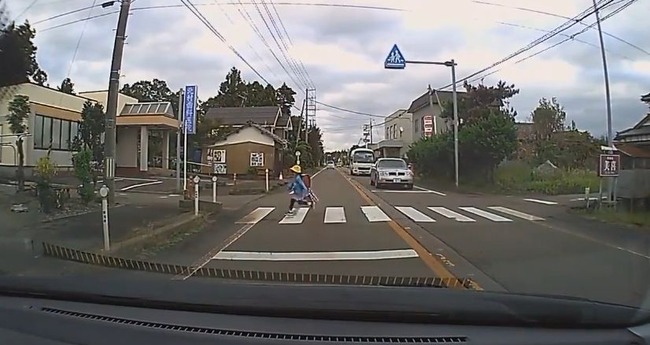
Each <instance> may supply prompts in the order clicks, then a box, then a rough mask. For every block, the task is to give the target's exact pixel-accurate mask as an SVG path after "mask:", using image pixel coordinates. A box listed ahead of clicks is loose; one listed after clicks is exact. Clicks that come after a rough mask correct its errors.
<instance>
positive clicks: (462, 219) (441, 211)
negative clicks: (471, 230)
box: [427, 207, 476, 223]
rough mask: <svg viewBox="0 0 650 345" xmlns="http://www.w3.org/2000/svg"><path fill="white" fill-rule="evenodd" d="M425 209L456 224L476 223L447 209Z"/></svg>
mask: <svg viewBox="0 0 650 345" xmlns="http://www.w3.org/2000/svg"><path fill="white" fill-rule="evenodd" d="M427 208H428V209H430V210H431V211H433V212H435V213H437V214H439V215H441V216H443V217H447V218H449V219H455V220H456V221H457V222H463V223H474V222H476V220H474V219H472V218H470V217H467V216H465V215H462V214H460V213H458V212H454V211H452V210H450V209H448V208H445V207H427Z"/></svg>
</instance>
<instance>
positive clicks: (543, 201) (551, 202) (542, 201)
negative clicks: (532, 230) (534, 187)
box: [524, 199, 557, 205]
mask: <svg viewBox="0 0 650 345" xmlns="http://www.w3.org/2000/svg"><path fill="white" fill-rule="evenodd" d="M524 201H530V202H536V203H538V204H544V205H557V202H555V201H548V200H539V199H524Z"/></svg>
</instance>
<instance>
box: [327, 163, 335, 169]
mask: <svg viewBox="0 0 650 345" xmlns="http://www.w3.org/2000/svg"><path fill="white" fill-rule="evenodd" d="M327 168H328V169H332V168H334V162H332V161H328V162H327Z"/></svg>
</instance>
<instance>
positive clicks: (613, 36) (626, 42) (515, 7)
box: [472, 0, 650, 55]
mask: <svg viewBox="0 0 650 345" xmlns="http://www.w3.org/2000/svg"><path fill="white" fill-rule="evenodd" d="M472 2H473V3H476V4H481V5H489V6H497V7H504V8H511V9H515V10H519V11H524V12H532V13H536V14H542V15H546V16H551V17H556V18H562V19H567V20H570V19H571V18H570V17H566V16H563V15H559V14H556V13H551V12H546V11H540V10H534V9H530V8H525V7H517V6H508V5H504V4H497V3H492V2H487V1H479V0H473V1H472ZM620 2H622V1H621V0H618V1H617V2H616V3H614V4H617V3H620ZM579 24H581V25H583V26H587V24H584V23H582V22H580V23H579ZM592 28H593V27H592ZM603 35H606V36H609V37H611V38H613V39H615V40H617V41H619V42H621V43H624V44H626V45H628V46H630V47H632V48H634V49H636V50H638V51H640V52H642V53H644V54H646V55H650V52H649V51H647V50H645V49H643V48H641V47H639V46H638V45H636V44H634V43H631V42H629V41H626V40H624V39H623V38H621V37H618V36H616V35H613V34H610V33H608V32H605V31H603Z"/></svg>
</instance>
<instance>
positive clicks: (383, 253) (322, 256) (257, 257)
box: [213, 249, 418, 261]
mask: <svg viewBox="0 0 650 345" xmlns="http://www.w3.org/2000/svg"><path fill="white" fill-rule="evenodd" d="M417 257H418V254H417V253H416V252H415V250H413V249H396V250H378V251H354V252H302V253H301V252H289V253H287V252H235V251H232V252H231V251H222V252H219V253H218V254H217V255H215V256H214V257H213V259H214V260H237V261H345V260H389V259H408V258H417Z"/></svg>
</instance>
